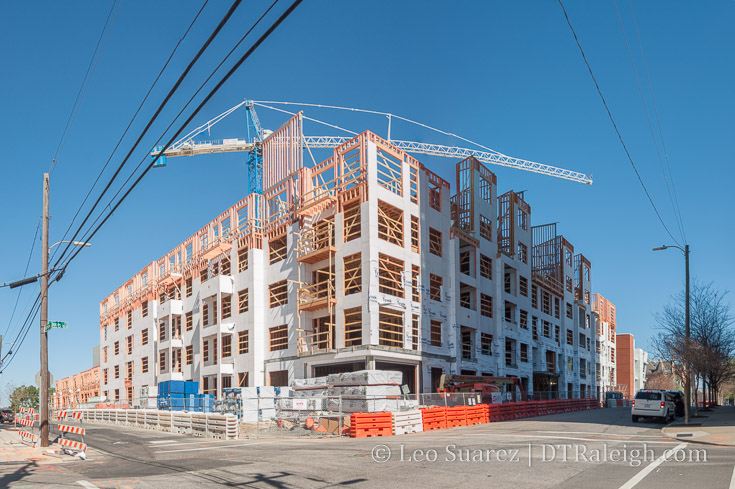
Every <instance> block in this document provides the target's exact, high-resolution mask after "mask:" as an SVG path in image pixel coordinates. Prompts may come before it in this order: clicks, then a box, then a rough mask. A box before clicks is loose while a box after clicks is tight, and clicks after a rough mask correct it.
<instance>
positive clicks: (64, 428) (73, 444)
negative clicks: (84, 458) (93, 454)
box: [57, 411, 87, 452]
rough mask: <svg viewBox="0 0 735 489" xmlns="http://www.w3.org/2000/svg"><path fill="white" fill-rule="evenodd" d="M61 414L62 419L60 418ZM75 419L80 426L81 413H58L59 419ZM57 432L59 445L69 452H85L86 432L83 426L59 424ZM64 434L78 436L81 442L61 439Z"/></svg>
mask: <svg viewBox="0 0 735 489" xmlns="http://www.w3.org/2000/svg"><path fill="white" fill-rule="evenodd" d="M62 414H63V417H62V416H61V415H62ZM69 418H71V419H77V420H79V423H80V424H81V423H82V422H83V419H84V416H82V413H80V412H72V411H60V412H59V419H69ZM57 429H58V431H59V435H60V436H61V437H60V438H59V439H58V443H59V445H61V446H62V447H65V448H68V449H70V450H77V451H79V452H86V451H87V445H86V444H85V443H84V435H85V433H86V432H87V430H86V429H85V428H84V427H83V426H71V425H66V424H59V425H58V428H57ZM64 433H68V434H70V435H79V436H80V437H81V439H82V441H81V442H78V441H74V440H69V439H68V438H63V436H64Z"/></svg>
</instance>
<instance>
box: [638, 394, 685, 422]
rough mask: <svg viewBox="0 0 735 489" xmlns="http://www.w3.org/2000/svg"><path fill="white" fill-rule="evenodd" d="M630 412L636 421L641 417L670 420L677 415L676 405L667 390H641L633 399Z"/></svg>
mask: <svg viewBox="0 0 735 489" xmlns="http://www.w3.org/2000/svg"><path fill="white" fill-rule="evenodd" d="M630 412H631V415H632V418H633V422H634V423H635V422H636V421H638V420H639V419H640V418H660V419H661V420H663V421H664V422H668V421H670V420H671V421H673V420H674V418H675V417H676V414H675V413H676V406H675V405H674V400H673V398H672V396H670V395H669V394H668V393H667V392H666V391H654V390H640V391H638V393H637V394H636V395H635V399H633V407H632V408H631V410H630Z"/></svg>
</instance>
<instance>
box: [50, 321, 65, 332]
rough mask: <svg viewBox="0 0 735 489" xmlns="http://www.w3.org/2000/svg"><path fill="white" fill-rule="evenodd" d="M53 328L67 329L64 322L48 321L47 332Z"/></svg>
mask: <svg viewBox="0 0 735 489" xmlns="http://www.w3.org/2000/svg"><path fill="white" fill-rule="evenodd" d="M52 328H66V323H65V322H64V321H48V322H47V323H46V329H45V331H48V330H50V329H52Z"/></svg>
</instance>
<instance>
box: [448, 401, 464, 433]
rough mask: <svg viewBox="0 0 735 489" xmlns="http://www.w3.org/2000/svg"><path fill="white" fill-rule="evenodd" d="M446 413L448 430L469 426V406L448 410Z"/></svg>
mask: <svg viewBox="0 0 735 489" xmlns="http://www.w3.org/2000/svg"><path fill="white" fill-rule="evenodd" d="M444 413H445V416H446V419H447V428H454V427H455V426H467V406H455V407H451V408H446V410H445V412H444Z"/></svg>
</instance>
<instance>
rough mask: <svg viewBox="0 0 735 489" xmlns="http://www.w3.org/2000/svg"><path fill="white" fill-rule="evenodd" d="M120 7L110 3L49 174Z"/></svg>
mask: <svg viewBox="0 0 735 489" xmlns="http://www.w3.org/2000/svg"><path fill="white" fill-rule="evenodd" d="M116 5H117V10H115V6H116ZM120 6H122V0H121V1H120V3H118V0H114V1H113V2H112V6H110V11H109V13H108V14H107V19H106V20H105V24H104V26H103V27H102V32H100V35H99V38H98V39H97V45H96V46H95V47H94V51H93V52H92V58H90V60H89V64H88V65H87V71H86V72H85V73H84V78H83V79H82V84H81V85H80V86H79V90H78V91H77V96H76V98H75V99H74V105H73V106H72V108H71V112H70V113H69V118H68V119H67V120H66V125H65V126H64V131H63V132H62V133H61V139H60V140H59V144H58V145H57V146H56V151H55V152H54V156H53V158H51V166H50V167H49V173H53V171H54V169H55V168H56V164H57V162H58V157H59V154H60V153H61V150H62V148H63V146H64V143H65V142H66V137H67V136H68V134H69V130H70V129H71V126H72V125H73V124H74V119H76V114H77V109H78V108H79V106H80V105H81V103H82V102H83V101H84V97H85V95H86V94H87V89H88V88H89V84H88V83H87V80H88V79H90V78H91V76H92V75H94V71H95V70H96V68H97V63H99V60H100V58H101V57H102V52H103V51H104V48H105V44H106V43H107V36H106V35H105V33H107V34H109V31H110V30H111V29H112V25H113V24H114V23H115V19H116V18H117V14H118V13H119V12H120ZM113 11H115V17H112V13H113ZM111 17H112V23H110V18H111ZM108 25H109V26H110V27H109V29H108ZM103 39H104V43H103ZM100 46H102V48H101V49H100ZM98 51H99V56H98V55H97V52H98Z"/></svg>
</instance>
